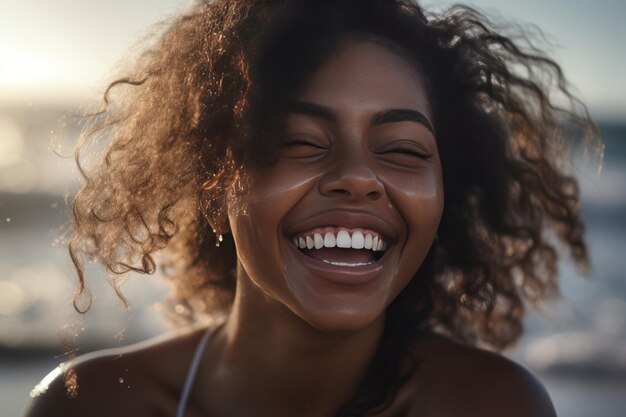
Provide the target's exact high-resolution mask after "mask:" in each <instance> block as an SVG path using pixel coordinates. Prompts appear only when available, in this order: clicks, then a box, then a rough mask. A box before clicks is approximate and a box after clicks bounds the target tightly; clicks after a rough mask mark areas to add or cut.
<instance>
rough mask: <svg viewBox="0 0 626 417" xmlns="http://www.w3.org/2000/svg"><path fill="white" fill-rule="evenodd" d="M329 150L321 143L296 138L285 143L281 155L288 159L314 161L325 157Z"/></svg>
mask: <svg viewBox="0 0 626 417" xmlns="http://www.w3.org/2000/svg"><path fill="white" fill-rule="evenodd" d="M327 150H328V148H327V147H326V146H324V145H323V144H321V143H318V142H313V141H311V140H306V139H298V138H294V139H287V140H285V142H283V144H282V147H281V151H280V155H281V156H282V157H284V158H288V159H313V158H317V157H321V156H323V155H324V154H325V153H326V151H327Z"/></svg>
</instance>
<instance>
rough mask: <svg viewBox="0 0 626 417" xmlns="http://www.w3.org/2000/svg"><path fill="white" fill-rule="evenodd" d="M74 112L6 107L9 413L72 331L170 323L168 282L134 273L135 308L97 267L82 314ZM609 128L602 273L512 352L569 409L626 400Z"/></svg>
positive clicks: (585, 182)
mask: <svg viewBox="0 0 626 417" xmlns="http://www.w3.org/2000/svg"><path fill="white" fill-rule="evenodd" d="M66 113H67V109H50V108H48V109H43V108H39V109H38V108H21V109H0V417H1V416H5V415H6V416H11V415H17V414H18V413H19V410H21V409H22V407H23V406H24V404H26V402H27V400H28V392H29V391H30V388H32V385H34V384H35V383H36V382H37V381H38V380H39V379H40V378H41V377H42V376H43V375H44V374H45V373H46V372H47V370H49V369H50V368H51V367H52V366H53V364H54V363H56V362H60V361H62V359H63V357H62V356H59V355H61V354H62V351H61V349H59V348H58V346H59V334H60V333H61V334H62V335H66V336H67V335H76V342H77V344H78V346H80V347H81V349H83V351H88V350H90V349H95V348H100V347H106V346H114V345H120V344H125V343H130V342H133V341H137V340H141V339H144V338H147V337H150V336H152V335H155V334H157V333H159V332H161V331H163V329H164V328H165V327H164V324H163V321H162V319H161V314H160V310H161V309H162V304H161V303H162V300H163V298H164V297H165V295H166V294H167V285H166V284H165V283H164V282H163V280H162V279H160V278H159V277H158V276H133V277H131V278H130V279H128V280H127V281H126V282H125V284H124V285H123V290H124V293H125V294H126V295H127V296H128V298H129V300H130V302H131V305H132V308H131V309H130V310H126V309H125V308H124V307H123V305H122V303H121V302H120V301H119V300H118V299H117V298H116V297H115V295H114V292H113V291H112V290H111V288H110V287H109V284H108V283H107V282H106V280H105V279H104V277H103V276H102V274H100V273H99V272H98V268H97V266H96V265H89V266H88V271H89V276H91V277H92V278H91V279H90V282H89V284H90V286H91V288H92V291H93V294H94V295H95V297H94V303H93V307H92V310H91V311H90V312H89V314H88V315H87V316H86V317H79V316H78V315H76V314H75V312H74V310H73V308H72V306H71V297H72V293H73V291H74V289H75V282H74V279H73V276H74V274H73V268H72V265H71V262H70V260H69V257H68V256H67V251H66V249H65V247H64V246H63V244H62V243H61V242H58V240H59V239H60V240H62V239H63V238H64V236H63V231H64V224H65V222H66V220H67V208H66V202H65V195H66V194H67V193H71V192H72V191H73V190H74V189H75V188H76V185H77V182H76V179H77V178H78V175H77V172H76V170H75V168H74V163H73V161H72V160H71V159H68V158H61V157H59V156H57V155H55V153H54V152H53V150H54V151H56V152H57V153H61V154H69V153H70V150H71V143H72V142H73V140H74V138H75V137H76V134H77V132H78V130H79V128H80V126H79V125H78V123H77V121H76V120H74V119H65V120H64V121H61V122H59V118H60V117H61V116H62V115H63V114H66ZM63 123H65V126H63ZM600 127H601V130H602V133H603V136H604V141H605V145H606V149H605V158H604V162H603V165H602V169H601V173H600V174H599V175H598V167H597V165H595V164H594V160H593V158H590V159H589V160H588V161H585V160H584V158H582V157H581V158H577V159H576V161H575V164H576V172H577V173H578V175H579V181H580V184H581V187H582V193H583V217H584V220H585V223H586V227H587V236H588V243H589V248H590V251H591V255H592V262H593V272H592V274H591V276H589V277H584V276H581V274H580V273H578V272H577V271H576V270H575V268H574V267H573V266H572V265H571V263H568V262H565V263H564V265H563V267H562V269H561V286H562V296H561V298H560V299H558V300H555V301H554V302H553V303H550V304H548V305H546V306H544V307H543V308H542V309H541V311H531V312H530V313H529V315H528V318H527V320H526V333H525V335H524V337H523V338H522V340H521V341H520V343H519V344H518V346H516V347H515V348H514V349H512V350H511V351H509V352H507V354H508V355H510V356H511V357H513V358H514V359H515V360H517V361H520V362H522V363H524V364H525V365H526V366H528V367H529V368H531V369H532V370H534V371H535V372H537V373H538V374H539V375H540V377H541V379H542V380H543V381H544V383H546V385H547V387H548V390H549V391H550V393H551V395H552V398H553V400H554V402H555V404H556V406H557V410H558V412H559V415H560V416H562V417H563V416H564V417H582V416H591V415H593V416H605V417H613V416H618V415H619V416H622V415H624V412H623V410H625V409H626V277H625V271H626V125H620V124H601V125H600ZM51 138H53V139H54V141H53V142H52V144H51ZM26 353H28V354H26ZM6 407H8V408H6Z"/></svg>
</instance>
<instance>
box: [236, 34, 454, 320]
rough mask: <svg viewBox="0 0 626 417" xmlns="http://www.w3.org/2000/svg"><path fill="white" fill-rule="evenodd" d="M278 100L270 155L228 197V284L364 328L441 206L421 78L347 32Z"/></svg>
mask: <svg viewBox="0 0 626 417" xmlns="http://www.w3.org/2000/svg"><path fill="white" fill-rule="evenodd" d="M287 108H288V111H287V113H286V115H285V120H284V129H283V134H284V140H283V142H282V146H281V147H280V149H279V150H278V158H277V160H276V161H275V162H274V163H272V164H271V165H269V166H267V167H264V168H260V169H257V170H255V171H254V172H251V173H250V178H251V185H250V187H249V188H248V189H247V191H245V192H244V193H243V194H242V195H239V196H237V197H236V198H235V199H234V200H233V201H232V202H231V203H230V204H229V209H228V215H229V222H230V225H231V230H232V233H233V238H234V240H235V244H236V247H237V254H238V262H239V265H238V281H239V284H238V285H240V286H241V285H244V286H246V285H247V286H248V287H250V288H253V292H255V293H256V295H258V296H260V297H262V298H263V299H264V301H266V302H269V303H279V304H282V305H283V306H285V307H287V308H288V309H289V310H290V311H291V312H292V313H294V314H295V315H297V316H299V317H300V318H301V319H303V320H305V321H306V322H308V323H310V324H311V325H313V326H314V327H316V328H318V329H320V330H323V331H328V332H345V331H354V330H358V329H361V328H364V327H366V326H368V325H370V324H372V323H374V322H375V321H377V320H380V319H382V317H383V313H384V311H385V308H386V307H387V306H388V305H389V304H390V303H391V302H392V301H393V299H394V298H395V297H396V296H397V295H398V294H399V293H400V291H402V289H403V288H404V286H405V285H406V284H407V283H408V282H409V281H410V280H411V278H412V277H413V276H414V274H415V273H416V271H417V270H418V268H419V267H420V265H421V263H422V261H423V260H424V258H425V256H426V254H427V253H428V250H429V249H430V246H431V244H432V241H433V239H434V236H435V234H436V231H437V227H438V225H439V220H440V217H441V213H442V210H443V186H442V173H441V164H440V161H439V155H438V152H437V143H436V141H435V136H434V134H433V132H432V130H431V128H430V125H431V122H430V121H431V120H432V115H431V114H430V110H429V104H428V100H427V96H426V91H425V89H424V86H423V82H422V79H421V77H420V75H419V73H418V72H417V70H416V69H415V66H414V65H412V64H410V63H409V62H408V61H407V60H406V59H404V58H402V57H400V56H399V55H398V54H396V53H394V52H392V51H390V50H389V49H387V48H385V47H384V46H381V45H379V44H377V43H373V42H370V41H360V40H358V41H357V40H350V41H346V42H344V43H342V44H341V47H340V48H338V50H337V51H336V52H335V53H334V54H333V55H332V56H331V57H330V59H328V61H327V62H326V63H324V64H323V65H321V66H320V67H319V68H318V69H317V70H316V71H315V72H314V73H313V75H312V77H311V78H310V79H309V80H308V82H307V83H306V84H305V86H304V88H303V89H302V91H300V92H299V94H297V96H296V99H295V102H293V103H290V105H288V106H287ZM248 284H251V285H248Z"/></svg>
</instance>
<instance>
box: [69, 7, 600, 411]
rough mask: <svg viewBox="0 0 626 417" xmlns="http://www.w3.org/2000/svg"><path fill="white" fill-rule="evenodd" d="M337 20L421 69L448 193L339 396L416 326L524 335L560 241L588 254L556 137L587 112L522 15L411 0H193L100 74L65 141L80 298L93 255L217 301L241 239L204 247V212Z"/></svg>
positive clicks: (340, 29)
mask: <svg viewBox="0 0 626 417" xmlns="http://www.w3.org/2000/svg"><path fill="white" fill-rule="evenodd" d="M346 36H361V37H364V38H366V39H371V40H373V41H377V42H382V43H383V44H384V45H386V46H387V47H389V48H391V49H392V50H394V51H397V52H398V53H400V54H402V56H404V57H406V59H407V60H409V61H410V62H412V63H414V64H415V66H416V68H419V70H420V71H421V72H422V74H423V76H424V79H425V82H426V86H427V93H428V97H429V101H430V104H431V108H432V112H433V115H434V120H433V121H434V125H435V130H436V132H437V135H436V136H437V145H438V148H439V152H440V155H441V161H442V168H443V177H444V178H443V180H444V189H445V201H444V212H443V216H442V220H441V224H440V227H439V231H438V239H437V240H436V241H435V242H434V244H433V247H432V249H431V251H430V252H429V254H428V256H427V258H426V260H425V261H424V263H423V265H422V266H421V268H420V269H419V271H418V272H417V273H416V276H415V277H414V279H413V280H412V281H411V282H410V283H409V285H408V286H407V287H406V288H405V289H404V291H403V292H402V293H401V294H400V295H399V296H398V298H397V299H396V300H395V301H394V302H393V303H392V305H391V306H390V307H389V308H388V310H387V315H386V323H387V324H386V327H385V331H384V335H383V337H382V339H381V342H380V346H379V349H378V352H377V354H376V355H375V357H374V359H373V360H372V362H371V364H370V368H369V373H368V375H367V377H366V378H365V379H364V380H363V381H362V384H361V387H360V388H359V390H358V393H357V394H356V395H355V397H354V399H353V401H352V402H351V403H350V404H348V405H346V408H345V409H344V410H342V411H341V412H340V414H341V415H363V414H365V413H366V412H367V410H371V409H374V408H377V407H383V406H384V405H385V404H387V403H388V402H389V401H390V400H391V398H392V397H393V392H394V391H395V390H396V389H397V388H398V387H399V386H400V385H401V384H402V382H403V381H404V380H405V379H406V378H407V377H408V374H404V375H400V374H399V371H398V369H399V361H400V360H399V359H398V358H399V357H401V356H402V353H404V352H405V351H406V350H407V347H408V345H409V343H410V342H411V340H413V339H414V337H415V336H416V335H417V334H418V333H419V332H420V330H421V329H424V328H430V329H436V330H437V331H441V332H445V333H447V334H449V335H451V336H452V337H455V338H457V339H459V340H462V341H464V342H466V343H469V344H474V345H479V344H480V345H483V346H487V347H490V348H493V349H503V348H505V347H507V346H509V345H511V344H512V343H514V342H515V341H516V340H517V339H518V338H519V336H520V334H521V332H522V318H523V314H524V301H525V300H528V301H530V302H532V303H535V304H537V303H540V302H542V301H543V300H546V299H548V298H550V297H553V296H555V295H556V294H557V293H558V284H557V272H558V270H557V268H558V260H559V252H558V249H559V246H563V247H565V248H567V249H569V252H570V255H571V257H572V258H573V259H574V261H575V262H576V263H577V264H578V265H579V266H581V267H583V268H586V267H588V263H589V260H588V254H587V249H586V246H585V241H584V226H583V223H582V221H581V219H580V203H579V189H578V185H577V182H576V180H575V179H574V178H573V176H572V175H571V174H569V173H568V166H567V162H568V160H567V158H566V157H565V156H566V155H567V152H565V151H566V150H567V149H566V148H567V145H569V144H570V143H569V142H573V141H581V142H584V143H585V144H588V143H592V142H593V141H596V143H599V140H598V134H597V129H596V127H595V125H594V123H593V122H592V121H591V119H590V118H589V115H588V112H587V110H586V108H585V106H584V105H583V104H582V103H581V102H580V101H578V100H577V99H576V98H575V97H574V96H573V95H572V93H571V88H570V87H569V85H568V83H567V82H566V80H565V78H564V76H563V73H562V71H561V68H560V67H559V66H558V65H557V64H556V63H555V62H554V61H552V60H551V59H550V58H549V57H547V56H546V54H545V53H544V52H542V51H541V50H540V49H538V48H537V47H536V46H535V44H534V43H533V41H532V40H531V39H530V38H529V37H528V36H527V35H526V32H525V31H523V30H522V31H520V32H518V33H517V34H513V35H509V36H504V35H503V34H501V31H499V30H496V28H495V26H494V24H492V23H491V22H490V21H489V20H488V19H487V18H486V17H484V16H483V15H482V14H480V13H479V12H477V11H475V10H473V9H471V8H469V7H464V6H455V7H452V8H450V9H448V10H446V11H443V12H441V13H438V14H436V13H427V12H425V11H424V10H422V9H421V8H420V7H419V6H418V5H417V4H415V3H414V2H412V1H409V0H360V1H358V0H333V1H330V0H316V1H314V0H288V1H287V0H282V1H278V0H276V1H269V0H265V1H264V0H228V1H227V0H215V1H202V2H198V3H196V4H195V5H194V6H193V8H192V9H191V10H190V11H188V12H187V13H186V14H185V15H183V16H181V17H179V18H177V19H175V20H174V21H173V22H171V23H170V24H169V26H168V27H167V28H166V29H165V30H164V31H162V32H160V33H159V34H158V35H157V38H156V41H155V42H153V43H152V44H151V46H150V47H149V48H148V49H147V50H146V51H145V52H144V53H143V54H141V55H140V56H138V57H137V58H136V60H135V62H134V65H133V66H132V68H130V69H129V70H127V71H128V72H127V74H126V75H125V76H123V77H121V78H120V79H118V80H117V81H115V82H113V83H111V84H110V85H109V87H108V88H107V90H106V93H105V96H104V103H105V104H104V108H103V110H102V111H100V112H98V113H96V114H93V115H91V123H90V125H89V126H88V128H86V129H85V131H84V132H83V135H82V138H81V140H80V141H79V144H78V147H77V150H76V154H75V155H76V160H77V163H78V165H79V167H80V169H81V173H82V174H83V177H84V184H83V186H82V188H81V189H80V191H79V192H78V193H77V194H76V196H75V198H74V201H73V224H72V237H71V241H70V244H69V250H70V254H71V257H72V260H73V262H74V264H75V266H76V270H77V272H78V280H79V285H78V291H77V294H76V297H75V306H76V308H77V309H79V310H81V311H86V310H87V309H88V305H86V306H85V305H80V304H81V301H80V300H81V297H83V296H84V294H86V293H87V292H86V283H85V276H84V272H83V271H84V269H83V266H84V264H85V262H86V261H87V260H99V261H100V262H101V263H102V264H103V265H104V267H105V269H106V271H107V272H108V273H109V278H110V279H111V282H112V283H113V285H114V288H115V289H116V291H117V292H118V295H119V296H120V297H121V298H122V299H123V300H124V298H123V295H122V294H121V293H120V292H119V289H118V288H119V287H118V285H117V283H118V282H119V279H120V277H121V276H123V275H124V274H125V273H127V272H129V271H136V272H140V273H147V274H152V273H154V272H155V270H156V269H157V264H158V265H160V266H161V267H162V268H163V271H164V275H165V276H167V277H168V278H169V279H170V280H171V283H172V287H173V291H172V300H173V304H177V305H183V306H185V308H184V309H183V310H184V311H181V309H177V313H176V316H178V317H179V318H181V319H184V320H187V321H195V320H198V319H199V318H201V317H203V316H205V315H207V314H216V313H219V312H224V313H225V312H227V311H228V308H229V306H230V304H231V302H232V299H233V295H234V291H235V286H236V279H235V273H234V268H235V265H236V251H235V246H234V242H233V240H232V238H231V237H229V236H225V240H224V242H222V245H221V247H219V248H216V247H215V234H214V232H213V231H212V230H211V226H210V223H209V221H208V220H209V219H212V218H216V217H219V216H220V215H223V209H224V208H223V207H224V201H225V199H226V198H227V196H226V195H225V194H224V192H225V191H224V190H227V189H228V188H229V187H232V186H237V185H239V186H242V187H245V181H244V180H242V178H244V177H245V172H246V170H247V169H249V168H250V167H253V166H256V165H258V164H261V165H262V164H267V163H271V161H272V158H273V157H274V155H275V150H276V147H277V143H276V139H275V138H276V137H277V135H274V134H273V132H276V130H277V129H280V123H279V122H276V121H277V120H280V115H281V111H282V110H281V109H282V106H283V105H284V104H285V103H287V102H288V101H289V100H290V98H292V97H293V96H294V94H296V93H297V92H298V91H299V89H300V88H301V87H302V86H303V85H304V83H306V81H307V79H308V77H309V76H310V75H311V74H312V72H313V71H315V69H316V68H318V66H319V65H320V63H322V62H324V60H325V58H327V57H328V56H329V55H330V54H331V53H332V52H333V50H334V48H336V46H337V44H338V43H339V41H340V40H341V39H344V38H345V37H346ZM113 94H115V97H112V95H113ZM563 99H565V100H563ZM561 102H565V103H566V104H565V105H561V104H558V103H561ZM90 145H95V146H97V148H98V149H96V150H95V151H92V152H91V153H89V151H90V148H89V146H90ZM85 154H90V155H95V156H96V157H95V159H92V161H93V163H91V164H85V163H84V162H83V161H82V159H81V158H82V157H83V156H84V155H85ZM87 165H89V166H87ZM157 254H158V255H159V257H158V258H157ZM383 387H384V389H383Z"/></svg>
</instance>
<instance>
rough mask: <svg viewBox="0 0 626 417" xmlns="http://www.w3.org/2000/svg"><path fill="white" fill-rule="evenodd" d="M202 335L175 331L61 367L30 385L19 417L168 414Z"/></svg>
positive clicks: (170, 412)
mask: <svg viewBox="0 0 626 417" xmlns="http://www.w3.org/2000/svg"><path fill="white" fill-rule="evenodd" d="M203 333H204V330H195V331H185V332H177V333H176V334H170V335H164V336H161V337H158V338H155V339H151V340H148V341H146V342H141V343H138V344H135V345H131V346H127V347H124V348H117V349H107V350H102V351H98V352H93V353H90V354H87V355H84V356H81V357H78V358H76V359H75V360H73V361H71V362H70V363H65V364H61V365H59V366H58V367H57V368H55V369H54V370H53V371H52V372H50V373H49V374H48V375H47V376H46V377H45V378H44V379H43V380H42V381H41V382H40V383H39V385H37V387H35V390H34V393H37V394H38V395H37V396H36V397H35V398H34V400H33V401H32V403H31V404H30V406H29V408H28V410H27V412H26V414H25V416H26V417H39V416H51V415H54V416H62V417H72V416H77V417H78V416H81V417H82V416H85V415H89V416H94V417H98V416H107V417H108V416H112V415H115V416H127V415H128V416H137V415H151V416H159V415H163V416H166V415H170V416H171V415H174V410H175V408H176V403H177V401H178V396H179V393H180V389H181V388H182V385H183V381H184V378H185V376H186V372H187V369H188V367H189V361H190V358H191V357H192V355H193V351H194V350H195V347H196V344H197V341H198V340H199V338H200V337H201V336H202V334H203Z"/></svg>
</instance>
